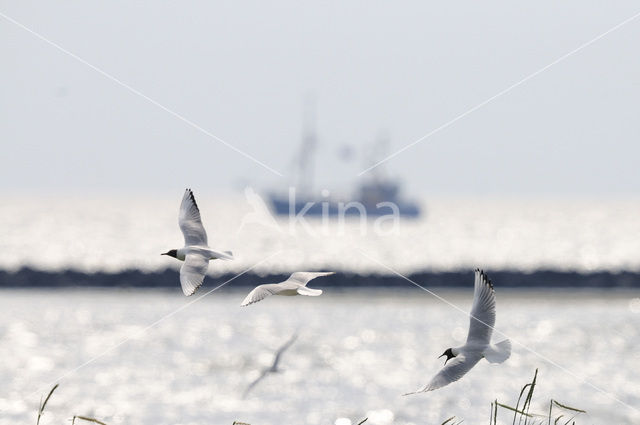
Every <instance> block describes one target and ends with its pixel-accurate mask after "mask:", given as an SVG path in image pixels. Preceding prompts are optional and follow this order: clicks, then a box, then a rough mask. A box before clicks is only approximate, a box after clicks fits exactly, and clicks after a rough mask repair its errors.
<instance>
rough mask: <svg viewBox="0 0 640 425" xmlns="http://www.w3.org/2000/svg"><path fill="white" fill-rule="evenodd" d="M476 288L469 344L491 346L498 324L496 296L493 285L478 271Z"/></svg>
mask: <svg viewBox="0 0 640 425" xmlns="http://www.w3.org/2000/svg"><path fill="white" fill-rule="evenodd" d="M474 286H475V289H474V292H473V306H472V307H471V318H470V322H469V335H467V344H469V343H472V342H473V343H476V344H489V343H491V334H492V333H493V326H494V325H495V323H496V296H495V292H494V291H493V284H492V283H491V280H489V278H488V277H487V275H486V274H485V273H484V272H483V271H482V270H479V269H476V279H475V284H474Z"/></svg>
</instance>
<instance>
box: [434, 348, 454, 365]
mask: <svg viewBox="0 0 640 425" xmlns="http://www.w3.org/2000/svg"><path fill="white" fill-rule="evenodd" d="M443 356H447V360H445V361H444V364H447V362H448V361H449V360H451V359H452V358H454V357H455V356H456V355H455V354H453V351H452V350H451V348H447V351H445V352H444V353H442V356H440V357H443ZM440 357H438V358H440Z"/></svg>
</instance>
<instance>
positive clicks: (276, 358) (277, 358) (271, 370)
mask: <svg viewBox="0 0 640 425" xmlns="http://www.w3.org/2000/svg"><path fill="white" fill-rule="evenodd" d="M296 339H298V334H297V333H295V334H293V335H292V336H291V338H289V340H288V341H287V342H285V343H284V344H283V345H282V346H281V347H280V348H278V351H277V352H276V355H275V356H274V358H273V364H272V365H271V367H269V368H266V369H264V370H263V371H262V373H261V374H260V376H258V377H257V378H256V380H255V381H253V382H252V383H251V384H249V386H248V387H247V389H246V390H244V397H246V396H247V394H249V392H250V391H251V390H252V389H253V387H255V386H256V385H257V384H258V382H260V381H262V379H264V377H265V376H267V375H268V374H269V373H274V372H277V371H278V363H280V357H281V356H282V353H284V352H285V351H286V350H287V349H288V348H289V347H291V345H293V343H294V342H296Z"/></svg>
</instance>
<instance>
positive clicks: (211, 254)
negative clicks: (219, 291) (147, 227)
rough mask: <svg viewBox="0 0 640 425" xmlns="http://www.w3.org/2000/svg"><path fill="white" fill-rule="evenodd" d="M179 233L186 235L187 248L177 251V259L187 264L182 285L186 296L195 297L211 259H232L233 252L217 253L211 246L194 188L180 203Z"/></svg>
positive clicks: (182, 277) (184, 267)
mask: <svg viewBox="0 0 640 425" xmlns="http://www.w3.org/2000/svg"><path fill="white" fill-rule="evenodd" d="M178 224H179V225H180V230H182V234H183V235H184V247H182V248H180V249H177V250H176V256H175V258H177V259H178V260H181V261H184V264H183V265H182V267H181V268H180V285H181V286H182V292H184V294H185V295H187V296H189V295H193V294H194V293H195V292H196V290H197V289H198V288H199V287H200V285H202V282H203V281H204V276H205V275H206V273H207V268H208V267H209V260H215V259H218V258H220V259H224V260H232V259H233V254H231V252H229V251H226V252H219V251H214V250H212V249H211V248H209V246H208V244H207V243H208V242H207V232H206V231H205V230H204V226H203V225H202V219H201V218H200V210H199V209H198V205H197V204H196V199H195V197H194V196H193V192H192V191H191V189H187V190H185V192H184V196H183V197H182V203H181V204H180V216H179V218H178Z"/></svg>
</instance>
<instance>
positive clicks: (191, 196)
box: [186, 188, 200, 211]
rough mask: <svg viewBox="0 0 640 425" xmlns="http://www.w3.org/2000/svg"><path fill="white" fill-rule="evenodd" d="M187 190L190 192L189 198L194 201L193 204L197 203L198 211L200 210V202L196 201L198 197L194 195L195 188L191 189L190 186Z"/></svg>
mask: <svg viewBox="0 0 640 425" xmlns="http://www.w3.org/2000/svg"><path fill="white" fill-rule="evenodd" d="M186 191H187V193H188V194H189V199H191V202H193V205H195V207H196V208H197V209H198V211H200V208H199V207H198V203H197V202H196V197H195V196H193V190H191V189H190V188H187V190H186Z"/></svg>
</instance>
